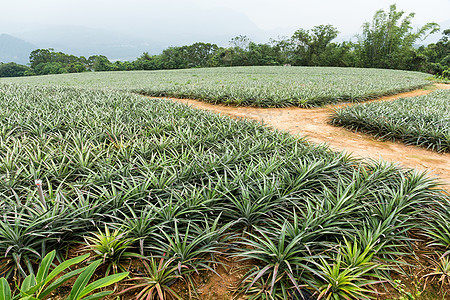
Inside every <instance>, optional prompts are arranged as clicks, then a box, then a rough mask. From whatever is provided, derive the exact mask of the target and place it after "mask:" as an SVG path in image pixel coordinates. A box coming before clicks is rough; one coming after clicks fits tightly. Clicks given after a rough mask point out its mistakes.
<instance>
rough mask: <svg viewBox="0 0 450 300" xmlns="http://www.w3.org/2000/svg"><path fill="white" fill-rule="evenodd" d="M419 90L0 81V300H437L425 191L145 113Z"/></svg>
mask: <svg viewBox="0 0 450 300" xmlns="http://www.w3.org/2000/svg"><path fill="white" fill-rule="evenodd" d="M425 78H426V74H422V73H415V72H405V71H393V70H377V69H338V68H295V67H267V68H263V67H248V68H246V67H239V68H223V69H196V70H180V71H158V72H115V73H107V72H105V73H85V74H66V75H52V76H40V77H29V78H15V79H8V80H6V79H5V80H3V79H2V80H0V106H1V108H2V109H1V110H0V170H1V171H0V197H1V198H0V211H1V214H0V299H1V300H3V299H4V300H9V299H70V300H75V299H86V300H88V299H91V300H92V299H124V300H128V299H160V300H162V299H405V298H401V297H407V295H413V297H416V298H415V299H447V298H448V296H447V295H446V293H445V290H446V289H448V288H449V284H450V267H449V265H450V264H449V260H448V256H447V253H448V252H447V251H448V249H449V248H450V234H449V232H450V225H449V224H450V214H449V211H450V197H449V195H448V193H446V192H445V191H444V190H442V188H441V186H440V185H439V183H438V181H437V180H435V179H433V178H429V177H428V176H427V175H425V173H421V172H418V171H415V170H412V169H406V168H401V167H399V166H398V165H396V164H393V163H388V162H383V161H366V160H359V159H356V158H353V157H351V156H350V155H348V154H346V153H344V152H336V151H332V150H330V148H328V147H327V146H324V145H315V144H312V143H310V142H308V140H306V139H302V138H298V137H294V136H292V135H290V134H288V133H286V132H280V131H276V130H271V129H270V128H267V127H265V126H263V125H262V124H260V123H258V122H254V121H247V120H237V119H232V118H229V117H226V116H221V115H218V114H214V113H211V112H206V111H201V110H196V109H193V108H192V107H189V106H187V105H183V104H180V103H176V102H172V101H169V100H167V99H149V98H148V97H145V96H143V95H153V96H158V97H162V96H176V97H195V98H197V99H201V100H204V101H208V102H213V103H224V104H233V105H252V106H261V107H272V106H276V107H284V106H304V107H310V106H317V105H322V104H325V103H332V102H339V101H340V102H342V101H362V100H365V99H372V98H375V97H378V96H381V95H388V94H393V93H397V92H400V91H405V90H412V89H415V88H417V87H421V86H424V85H427V84H429V82H428V81H426V80H425ZM431 95H432V96H430V97H431V98H432V99H435V98H436V99H437V100H436V101H437V102H436V103H437V104H436V107H439V105H440V104H439V103H438V102H439V101H441V100H439V99H441V98H440V97H447V96H445V95H444V96H442V95H441V93H436V94H431ZM426 97H427V96H426ZM426 99H427V100H426V101H430V102H431V100H428V98H426ZM414 101H424V100H423V98H418V99H415V100H414ZM392 103H394V102H392ZM430 106H431V105H430ZM345 109H346V108H344V110H345ZM398 109H402V108H398ZM409 109H410V108H409ZM387 110H389V111H390V112H391V113H392V114H394V112H395V110H394V109H390V108H387ZM425 114H426V113H425V112H424V115H425ZM365 118H368V117H365ZM370 118H376V117H374V116H371V117H370ZM424 118H425V117H424ZM39 180H41V181H42V183H40V181H39ZM424 257H426V259H424ZM64 271H66V272H64ZM214 278H216V279H217V278H220V279H218V280H217V281H215V282H216V285H210V288H209V289H207V288H206V286H208V283H210V282H211V280H213V279H214ZM411 278H412V279H411ZM231 279H232V280H231ZM228 280H230V281H228ZM222 281H223V282H230V285H227V286H226V287H223V286H219V285H220V284H223V283H220V282H222ZM219 291H222V292H221V293H219ZM445 297H447V298H445ZM411 299H414V298H411Z"/></svg>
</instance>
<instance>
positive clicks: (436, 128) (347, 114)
mask: <svg viewBox="0 0 450 300" xmlns="http://www.w3.org/2000/svg"><path fill="white" fill-rule="evenodd" d="M449 99H450V90H438V91H434V92H432V93H431V94H429V95H426V96H419V97H412V98H403V99H399V100H396V101H392V102H376V103H365V104H359V105H355V106H350V107H345V108H342V109H338V110H337V111H336V113H335V114H334V116H333V119H332V123H333V124H334V125H340V126H344V127H347V128H349V129H352V130H361V131H365V132H368V133H372V134H375V135H377V136H380V137H382V138H384V139H392V140H401V141H404V142H405V143H407V144H412V145H419V146H423V147H426V148H429V149H433V150H436V151H439V152H450V115H449V112H450V102H449Z"/></svg>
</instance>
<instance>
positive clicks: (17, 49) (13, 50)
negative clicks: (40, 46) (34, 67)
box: [0, 34, 37, 64]
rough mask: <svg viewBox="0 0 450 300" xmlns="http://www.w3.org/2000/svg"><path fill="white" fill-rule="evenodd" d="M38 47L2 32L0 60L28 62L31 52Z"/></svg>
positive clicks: (0, 35) (0, 36)
mask: <svg viewBox="0 0 450 300" xmlns="http://www.w3.org/2000/svg"><path fill="white" fill-rule="evenodd" d="M36 48H37V47H36V46H35V45H33V44H31V43H28V42H26V41H24V40H21V39H19V38H16V37H14V36H12V35H9V34H0V61H1V62H15V63H19V64H27V63H28V58H29V56H30V52H31V51H33V50H34V49H36Z"/></svg>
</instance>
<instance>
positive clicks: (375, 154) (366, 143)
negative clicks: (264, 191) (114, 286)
mask: <svg viewBox="0 0 450 300" xmlns="http://www.w3.org/2000/svg"><path fill="white" fill-rule="evenodd" d="M433 89H450V85H448V84H435V85H434V88H433ZM433 89H426V90H425V89H421V90H416V91H412V92H407V93H401V94H397V95H394V96H388V97H382V98H379V99H377V100H372V101H390V100H395V99H398V98H405V97H413V96H419V95H425V94H428V93H430V92H431V91H432V90H433ZM154 98H160V97H154ZM168 99H170V100H172V101H177V102H181V103H185V104H187V105H190V106H192V107H194V108H197V109H203V110H209V111H212V112H215V113H220V114H224V115H228V116H231V117H234V118H245V119H252V120H257V121H260V122H262V123H263V124H265V125H267V126H269V127H272V128H275V129H278V130H282V131H287V132H290V133H291V134H293V135H300V136H302V137H303V136H305V137H307V139H308V140H309V141H311V142H314V143H320V144H322V143H325V144H328V145H329V146H330V148H331V149H333V150H337V151H343V150H345V151H347V152H350V153H352V155H353V156H355V157H358V158H366V159H367V158H369V159H383V160H385V161H392V162H398V163H400V164H401V165H402V166H405V167H408V168H415V169H418V170H420V171H427V172H428V173H429V175H430V176H432V177H439V178H440V179H441V182H442V184H443V185H444V186H443V187H444V188H445V189H447V190H450V153H437V152H434V151H430V150H427V149H424V148H420V147H416V146H408V145H405V144H403V143H401V142H391V141H380V140H377V139H376V138H374V137H373V136H371V135H368V134H364V133H360V132H357V133H355V132H352V131H349V130H347V129H344V128H342V127H335V126H332V125H330V124H328V119H329V117H330V115H331V114H332V113H333V110H334V109H335V108H338V107H342V106H345V105H353V103H352V104H340V105H329V106H326V107H323V108H313V109H305V108H298V107H289V108H255V107H235V106H224V105H215V104H209V103H205V102H201V101H197V100H192V99H175V98H168Z"/></svg>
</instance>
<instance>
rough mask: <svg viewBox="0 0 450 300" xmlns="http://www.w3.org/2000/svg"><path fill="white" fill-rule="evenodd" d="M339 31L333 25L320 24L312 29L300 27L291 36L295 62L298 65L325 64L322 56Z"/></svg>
mask: <svg viewBox="0 0 450 300" xmlns="http://www.w3.org/2000/svg"><path fill="white" fill-rule="evenodd" d="M338 33H339V31H338V30H337V28H336V27H334V26H332V25H318V26H314V27H313V28H312V29H311V30H305V29H302V28H300V29H298V30H297V31H296V32H295V33H294V34H293V35H292V37H291V42H292V44H293V48H294V50H293V51H294V58H293V63H294V64H296V65H306V66H319V65H323V63H322V62H321V61H320V58H319V57H320V56H321V55H322V53H323V52H325V51H326V49H327V47H328V45H329V44H330V42H331V41H332V40H334V39H335V38H336V37H337V35H338Z"/></svg>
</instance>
